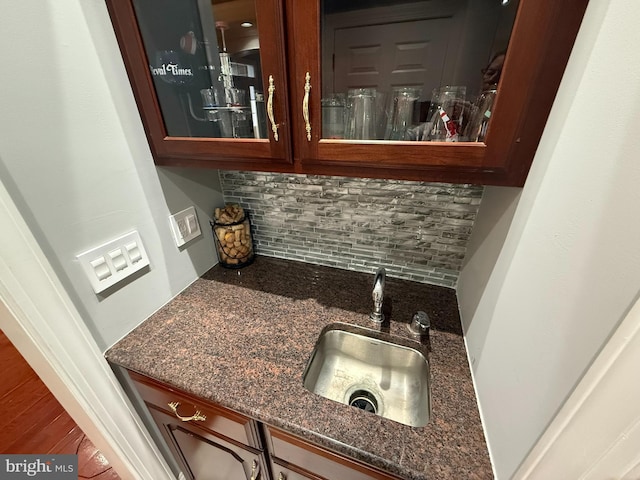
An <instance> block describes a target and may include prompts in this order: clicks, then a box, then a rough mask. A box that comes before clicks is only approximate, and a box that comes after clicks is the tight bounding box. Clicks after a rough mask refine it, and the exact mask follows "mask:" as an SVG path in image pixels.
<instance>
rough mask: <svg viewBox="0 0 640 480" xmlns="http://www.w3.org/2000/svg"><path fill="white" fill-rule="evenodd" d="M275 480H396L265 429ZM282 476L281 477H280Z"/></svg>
mask: <svg viewBox="0 0 640 480" xmlns="http://www.w3.org/2000/svg"><path fill="white" fill-rule="evenodd" d="M265 430H266V432H267V445H268V449H269V452H270V453H271V466H272V469H273V473H274V477H275V479H276V480H299V479H303V480H304V479H313V480H340V479H349V480H395V479H397V478H398V477H394V476H390V475H388V474H386V473H382V472H380V471H378V470H374V469H373V468H370V467H367V466H366V465H363V464H361V463H358V462H355V461H353V460H349V459H347V458H345V457H343V456H341V455H337V454H335V453H333V452H330V451H328V450H325V449H323V448H320V447H317V446H315V445H311V444H309V443H307V442H305V441H304V440H301V439H299V438H298V437H295V436H293V435H290V434H288V433H286V432H283V431H282V430H278V429H275V428H272V427H268V426H267V427H266V428H265ZM280 472H282V477H280Z"/></svg>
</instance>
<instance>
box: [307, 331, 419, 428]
mask: <svg viewBox="0 0 640 480" xmlns="http://www.w3.org/2000/svg"><path fill="white" fill-rule="evenodd" d="M347 330H350V331H347ZM356 332H357V333H356ZM374 335H375V332H368V331H367V330H364V329H357V330H355V329H354V328H352V327H351V326H349V327H346V326H344V327H343V326H340V325H332V326H330V327H328V328H327V329H325V330H323V332H322V333H321V334H320V336H319V337H318V341H317V342H316V345H315V348H314V349H313V353H312V355H311V358H310V359H309V363H308V364H307V368H306V370H305V372H304V375H303V384H304V387H305V388H306V389H307V390H310V391H311V392H314V393H316V394H318V395H320V396H322V397H325V398H328V399H331V400H335V401H336V402H341V403H344V404H347V405H352V406H354V407H358V408H361V409H363V410H366V411H369V412H373V413H376V414H377V415H381V416H383V417H385V418H388V419H390V420H394V421H396V422H400V423H403V424H405V425H410V426H412V427H422V426H424V425H426V424H427V423H428V422H429V416H430V414H431V401H430V391H429V388H430V387H429V362H428V361H427V359H426V358H425V356H424V355H422V353H420V352H419V351H418V350H415V349H413V348H409V347H406V346H402V345H397V344H394V343H391V342H388V341H385V340H382V339H379V338H375V337H374Z"/></svg>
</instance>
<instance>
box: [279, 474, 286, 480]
mask: <svg viewBox="0 0 640 480" xmlns="http://www.w3.org/2000/svg"><path fill="white" fill-rule="evenodd" d="M278 480H287V477H285V476H284V473H282V472H280V475H278Z"/></svg>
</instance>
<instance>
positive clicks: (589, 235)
mask: <svg viewBox="0 0 640 480" xmlns="http://www.w3.org/2000/svg"><path fill="white" fill-rule="evenodd" d="M639 19H640V3H637V2H628V1H625V0H612V1H610V2H598V1H592V2H590V4H589V7H588V10H587V14H586V17H585V20H584V22H583V25H582V28H581V31H580V34H579V37H578V40H577V43H576V46H575V48H574V51H573V53H572V57H571V60H570V63H569V66H568V69H567V72H566V74H565V77H564V79H563V83H562V85H561V88H560V92H559V94H558V97H557V99H556V102H555V104H554V107H553V111H552V113H551V116H550V118H549V121H548V123H547V127H546V130H545V134H544V136H543V138H542V141H541V144H540V147H539V149H538V152H537V154H536V159H535V161H534V164H533V168H532V170H531V173H530V175H529V178H528V180H527V183H526V185H525V187H524V189H523V191H522V193H521V196H520V198H519V199H518V198H517V193H514V192H509V191H508V190H507V191H502V190H501V189H497V188H489V189H487V196H488V198H492V199H493V200H492V201H487V202H485V201H484V200H483V203H482V205H481V210H480V213H479V215H478V219H477V221H476V227H475V231H474V235H473V236H472V240H471V246H470V251H471V252H474V253H473V254H470V255H471V257H470V258H469V259H468V261H467V263H466V266H465V268H464V270H463V272H462V274H461V277H460V282H459V286H458V297H459V301H460V308H461V314H462V317H463V323H464V326H465V332H466V342H467V347H468V350H469V355H470V359H471V362H472V364H473V374H474V378H475V382H476V389H477V393H478V398H479V403H480V408H481V413H482V416H483V421H484V427H485V430H486V434H487V438H488V443H489V448H490V450H491V454H492V460H493V462H494V468H495V470H496V473H497V476H498V478H500V479H506V478H510V477H511V475H512V474H513V472H514V470H515V469H516V467H517V466H518V465H519V464H520V463H521V462H522V460H523V459H524V458H525V456H526V455H527V453H528V452H529V450H530V449H531V448H532V446H533V445H534V443H535V442H536V440H537V439H538V438H539V436H540V435H541V434H542V433H543V431H544V429H545V427H546V426H547V425H548V423H549V422H550V421H551V420H552V419H553V417H554V414H555V413H556V412H557V410H558V409H559V408H560V406H561V405H562V404H563V402H564V400H565V399H566V397H567V395H568V394H569V393H570V392H571V391H572V389H573V388H574V386H575V384H576V383H577V381H578V380H579V379H580V378H581V376H582V374H583V373H584V371H585V369H586V368H587V367H588V366H589V364H590V363H591V361H592V360H593V358H594V356H595V355H596V354H597V353H598V351H599V350H600V349H601V348H602V346H603V344H604V343H605V342H606V341H607V339H608V337H609V335H610V334H611V332H612V331H613V329H614V328H615V327H616V325H617V324H618V323H619V322H620V320H621V319H622V318H623V317H624V315H625V314H626V313H627V311H628V309H629V308H630V305H631V304H632V303H633V301H634V300H635V298H636V297H637V296H638V293H639V286H640V249H639V248H638V246H639V245H640V224H639V223H638V221H637V219H638V212H639V211H640V188H638V186H639V185H640V163H639V162H638V152H640V136H639V135H638V133H637V126H638V123H639V122H640V113H639V112H640V51H639V50H638V49H637V45H640V29H638V28H637V24H638V20H639ZM501 197H502V198H501ZM500 198H501V199H500ZM511 212H515V213H514V214H513V215H512V213H511ZM496 219H500V220H499V221H496ZM476 257H477V258H476ZM493 259H495V260H496V261H495V262H493V261H492V260H493ZM576 448H579V446H576Z"/></svg>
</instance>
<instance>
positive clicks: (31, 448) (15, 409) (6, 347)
mask: <svg viewBox="0 0 640 480" xmlns="http://www.w3.org/2000/svg"><path fill="white" fill-rule="evenodd" d="M0 405H2V406H3V415H2V416H0V453H4V454H9V453H21V454H45V453H49V454H61V453H67V454H75V453H77V454H78V479H88V478H91V479H93V480H120V477H119V476H118V475H117V474H116V473H115V471H114V470H113V468H111V466H110V465H109V462H108V461H107V459H106V458H105V457H104V455H102V454H101V453H100V452H99V451H98V450H97V449H96V448H95V446H94V445H93V444H92V443H91V441H90V440H89V439H88V438H87V437H86V436H85V434H84V433H83V432H82V430H80V428H79V427H78V426H77V425H76V424H75V422H74V421H73V420H72V419H71V417H70V416H69V414H67V412H65V410H64V409H63V408H62V406H61V405H60V403H58V401H57V400H56V399H55V397H54V396H53V395H52V394H51V392H50V391H49V390H48V389H47V387H46V386H45V385H44V383H42V381H41V380H40V378H38V376H37V375H36V373H35V372H34V371H33V369H31V367H30V366H29V365H28V364H27V362H26V361H25V360H24V358H22V356H21V355H20V353H19V352H18V351H17V350H16V349H15V347H14V346H13V345H12V344H11V342H10V341H9V339H8V338H7V337H6V336H5V335H4V333H3V332H2V331H1V330H0Z"/></svg>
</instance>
